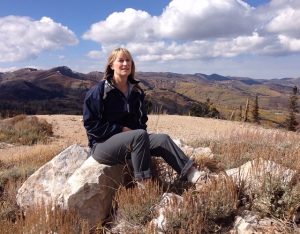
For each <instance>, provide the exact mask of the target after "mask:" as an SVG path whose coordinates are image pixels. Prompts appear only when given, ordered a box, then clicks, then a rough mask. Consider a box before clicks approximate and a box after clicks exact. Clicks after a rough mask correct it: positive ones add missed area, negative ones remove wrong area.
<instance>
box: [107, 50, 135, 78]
mask: <svg viewBox="0 0 300 234" xmlns="http://www.w3.org/2000/svg"><path fill="white" fill-rule="evenodd" d="M131 65H132V61H131V59H130V58H129V57H128V56H126V54H124V53H119V54H118V55H117V57H116V59H115V60H114V61H113V63H112V65H111V69H112V70H113V71H114V77H120V78H127V77H128V76H129V75H130V73H131Z"/></svg>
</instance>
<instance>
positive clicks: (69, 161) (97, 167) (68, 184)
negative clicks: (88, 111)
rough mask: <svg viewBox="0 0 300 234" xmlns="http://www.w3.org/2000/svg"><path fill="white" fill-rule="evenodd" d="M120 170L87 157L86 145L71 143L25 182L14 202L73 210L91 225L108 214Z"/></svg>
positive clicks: (25, 205) (118, 181)
mask: <svg viewBox="0 0 300 234" xmlns="http://www.w3.org/2000/svg"><path fill="white" fill-rule="evenodd" d="M122 169H123V166H122V165H116V166H108V165H103V164H100V163H98V162H97V161H96V160H95V159H94V158H93V157H88V148H86V147H82V146H80V145H72V146H70V147H68V148H67V149H65V150H64V151H62V152H61V153H60V154H58V155H57V156H55V157H54V158H53V159H52V160H51V161H49V162H48V163H46V164H45V165H43V166H42V167H41V168H39V169H38V170H37V171H36V172H35V173H34V174H32V175H31V176H30V177H29V178H28V179H27V180H26V181H25V182H24V184H23V185H22V186H21V188H20V189H19V190H18V193H17V203H18V205H19V206H20V207H21V208H23V209H24V210H26V209H27V208H29V207H34V206H39V205H47V206H48V205H49V206H51V207H52V208H54V207H60V208H62V209H72V210H75V211H77V212H78V213H79V215H80V216H81V217H82V218H84V219H87V220H88V221H89V223H90V224H91V225H94V224H96V223H97V222H101V221H103V219H105V218H106V217H107V216H108V214H109V211H110V208H111V203H112V199H113V195H114V192H115V190H116V188H117V187H118V186H119V184H120V183H121V182H122V178H123V177H122V175H123V174H124V173H123V172H122Z"/></svg>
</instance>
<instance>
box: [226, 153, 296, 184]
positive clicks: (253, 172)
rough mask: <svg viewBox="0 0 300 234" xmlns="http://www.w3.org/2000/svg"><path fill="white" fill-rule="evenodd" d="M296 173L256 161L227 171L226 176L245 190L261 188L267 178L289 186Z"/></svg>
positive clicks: (271, 162) (273, 163)
mask: <svg viewBox="0 0 300 234" xmlns="http://www.w3.org/2000/svg"><path fill="white" fill-rule="evenodd" d="M295 173H296V171H294V170H291V169H289V168H286V167H284V166H282V165H280V164H277V163H275V162H273V161H269V160H264V159H255V160H252V161H249V162H247V163H245V164H243V165H242V166H240V167H238V168H233V169H230V170H226V174H227V175H229V176H231V177H232V178H233V180H234V181H235V182H236V184H237V185H240V184H241V183H243V184H244V189H248V188H250V187H251V188H252V189H255V188H257V187H260V186H261V184H262V183H263V182H264V181H265V178H266V177H267V176H268V177H272V178H276V179H278V180H279V181H281V183H282V184H288V183H289V182H290V181H291V180H292V178H293V176H294V175H295Z"/></svg>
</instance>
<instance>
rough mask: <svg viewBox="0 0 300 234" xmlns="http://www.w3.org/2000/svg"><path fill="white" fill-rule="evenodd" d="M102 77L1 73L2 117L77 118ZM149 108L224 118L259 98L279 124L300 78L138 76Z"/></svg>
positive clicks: (58, 70) (64, 71)
mask: <svg viewBox="0 0 300 234" xmlns="http://www.w3.org/2000/svg"><path fill="white" fill-rule="evenodd" d="M102 77H103V73H102V72H97V71H94V72H90V73H87V74H83V73H78V72H75V71H72V69H70V68H69V67H66V66H60V67H55V68H52V69H49V70H38V69H33V68H23V69H19V70H17V71H14V72H4V73H3V72H2V73H0V110H1V114H2V115H7V114H13V113H19V112H26V113H33V114H35V113H69V114H81V112H82V103H83V98H84V96H85V93H86V92H87V90H88V89H89V88H90V87H92V86H93V85H95V84H96V83H97V82H98V81H99V80H101V79H102ZM136 78H137V79H140V80H141V86H142V87H143V88H144V90H145V92H146V96H147V101H148V104H149V105H150V106H151V110H152V111H154V112H167V113H169V114H189V113H190V112H191V109H192V108H193V107H194V106H195V105H202V104H203V103H206V104H209V105H212V106H214V107H216V108H217V109H218V110H220V112H221V114H222V116H223V117H224V118H229V116H230V115H232V114H233V111H236V112H237V110H238V109H239V108H240V106H242V107H243V106H244V105H245V102H246V99H247V98H249V99H250V101H251V100H252V99H253V98H254V97H255V95H258V96H259V105H260V108H261V112H262V115H263V118H265V119H268V120H270V121H271V122H275V123H276V122H279V121H281V119H282V117H283V113H284V112H286V110H287V103H288V97H289V95H290V93H291V90H292V87H293V86H294V85H296V86H299V87H300V78H296V79H293V78H283V79H271V80H267V79H252V78H248V77H231V76H222V75H219V74H211V75H206V74H202V73H196V74H177V73H170V72H137V74H136Z"/></svg>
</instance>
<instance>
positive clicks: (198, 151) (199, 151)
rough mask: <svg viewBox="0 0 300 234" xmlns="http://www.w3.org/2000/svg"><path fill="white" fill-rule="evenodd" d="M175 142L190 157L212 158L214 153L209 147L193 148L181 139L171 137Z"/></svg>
mask: <svg viewBox="0 0 300 234" xmlns="http://www.w3.org/2000/svg"><path fill="white" fill-rule="evenodd" d="M172 140H173V141H174V142H175V144H176V145H177V146H178V147H179V148H180V149H181V150H182V151H183V152H184V153H185V154H186V155H189V156H190V157H191V158H198V157H207V158H210V159H212V158H214V155H213V153H212V151H211V149H210V148H209V147H197V148H194V147H192V146H189V145H187V144H185V143H184V142H183V141H182V140H181V139H172Z"/></svg>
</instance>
